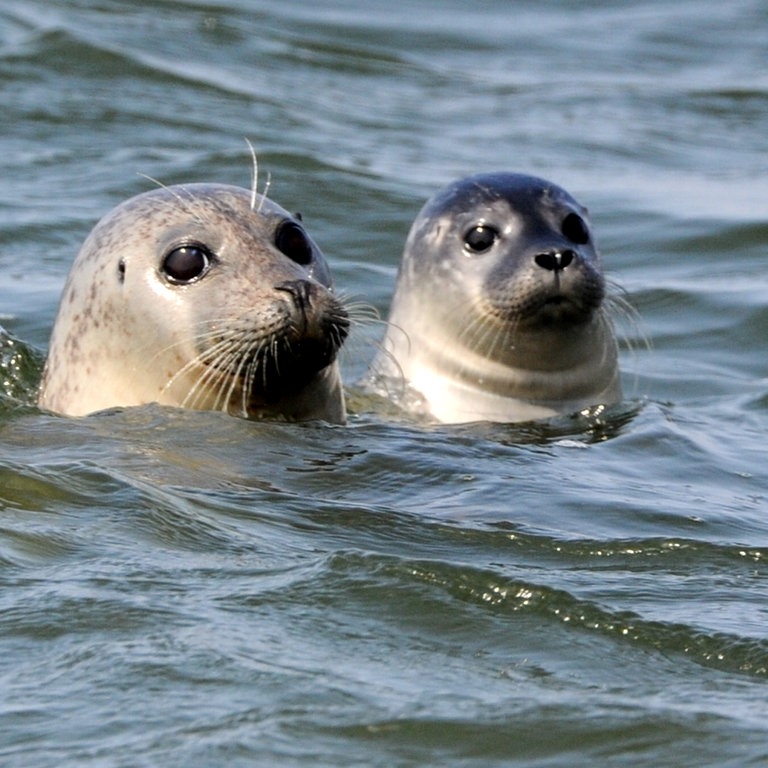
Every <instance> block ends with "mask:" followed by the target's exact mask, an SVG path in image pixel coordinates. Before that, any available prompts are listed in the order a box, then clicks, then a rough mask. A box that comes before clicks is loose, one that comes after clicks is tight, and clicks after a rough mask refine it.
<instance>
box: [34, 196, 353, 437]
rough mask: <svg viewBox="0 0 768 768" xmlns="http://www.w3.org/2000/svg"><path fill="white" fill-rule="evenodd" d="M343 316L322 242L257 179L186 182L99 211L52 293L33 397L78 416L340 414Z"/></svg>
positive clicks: (332, 418) (338, 417) (331, 417)
mask: <svg viewBox="0 0 768 768" xmlns="http://www.w3.org/2000/svg"><path fill="white" fill-rule="evenodd" d="M348 328H349V318H348V315H347V312H346V310H345V308H344V307H343V305H342V303H341V302H340V301H339V299H338V298H337V297H336V296H335V295H334V293H333V286H332V280H331V273H330V270H329V268H328V264H327V262H326V260H325V257H324V256H323V254H322V252H321V251H320V249H319V248H318V247H317V245H316V244H315V243H314V242H313V241H312V239H311V238H310V237H309V235H308V234H307V233H306V231H305V230H304V227H303V226H302V224H301V221H300V217H298V216H292V215H291V214H289V213H287V212H286V211H285V210H283V209H282V208H281V207H280V206H279V205H277V204H276V203H274V202H272V201H271V200H269V199H268V198H266V197H264V196H262V195H259V194H257V193H256V192H255V190H254V191H252V192H251V191H248V190H246V189H242V188H240V187H235V186H228V185H220V184H185V185H179V186H169V187H162V188H158V189H155V190H152V191H149V192H145V193H143V194H140V195H138V196H136V197H133V198H131V199H130V200H127V201H125V202H124V203H122V204H121V205H119V206H118V207H117V208H115V209H114V210H112V211H111V212H110V213H108V214H107V215H106V216H105V217H104V218H103V219H102V220H101V221H100V222H99V223H98V224H97V225H96V226H95V228H94V229H93V231H92V232H91V233H90V235H89V236H88V237H87V239H86V240H85V242H84V243H83V245H82V247H81V249H80V251H79V253H78V255H77V257H76V258H75V261H74V263H73V265H72V268H71V271H70V273H69V276H68V278H67V281H66V284H65V286H64V289H63V292H62V298H61V301H60V305H59V309H58V314H57V317H56V320H55V323H54V327H53V331H52V334H51V340H50V345H49V351H48V356H47V360H46V363H45V368H44V371H43V377H42V381H41V385H40V390H39V395H38V404H39V405H40V406H41V407H42V408H45V409H48V410H50V411H54V412H58V413H62V414H66V415H71V416H81V415H85V414H88V413H92V412H94V411H100V410H103V409H106V408H111V407H115V406H132V405H140V404H142V403H150V402H157V403H161V404H164V405H173V406H180V407H188V408H194V409H198V410H221V411H227V412H229V413H232V414H235V415H241V416H244V417H246V418H251V419H258V418H264V417H266V418H279V419H285V420H291V421H296V420H307V419H325V420H327V421H329V422H337V423H342V422H344V420H345V417H346V413H345V405H344V395H343V390H342V384H341V377H340V374H339V369H338V363H337V361H336V357H337V353H338V351H339V349H340V347H341V345H342V344H343V342H344V340H345V338H346V336H347V332H348Z"/></svg>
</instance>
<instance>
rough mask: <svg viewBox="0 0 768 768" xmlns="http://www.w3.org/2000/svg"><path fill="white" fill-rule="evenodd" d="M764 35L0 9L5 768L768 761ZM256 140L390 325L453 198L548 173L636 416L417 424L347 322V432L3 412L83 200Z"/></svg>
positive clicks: (542, 22) (607, 19) (21, 377)
mask: <svg viewBox="0 0 768 768" xmlns="http://www.w3.org/2000/svg"><path fill="white" fill-rule="evenodd" d="M404 9H407V10H404ZM767 32H768V10H766V8H765V5H764V4H763V3H761V2H757V0H754V1H751V2H748V1H746V0H744V1H743V2H742V1H736V2H732V3H712V2H704V3H702V2H700V0H697V2H693V1H692V0H685V1H684V2H678V3H671V2H668V1H667V2H652V1H650V0H649V1H648V2H639V3H632V4H625V3H609V4H598V3H587V4H585V3H578V2H575V1H574V0H571V2H561V3H552V4H542V3H520V4H509V3H503V2H500V1H499V2H487V3H482V4H480V5H475V6H471V5H467V4H466V3H458V2H456V3H452V2H447V1H446V2H428V3H422V4H420V5H419V6H418V7H417V10H415V11H414V10H413V8H412V6H410V5H408V6H406V5H403V6H402V7H400V6H397V5H394V6H393V5H390V6H387V7H384V6H382V5H380V4H374V3H366V2H354V3H352V2H349V3H345V2H342V1H341V0H339V1H338V2H333V3H326V4H324V5H317V4H316V3H309V2H307V3H302V2H296V3H285V2H248V0H231V1H230V2H226V3H225V2H217V1H216V0H208V1H207V2H195V1H193V0H178V1H176V2H170V1H169V2H154V3H130V2H117V1H112V0H71V1H70V2H64V0H60V2H53V1H50V2H43V1H42V0H24V2H21V0H8V1H7V2H5V3H4V4H3V7H2V9H0V89H2V98H3V102H2V103H3V107H4V109H3V116H2V126H3V130H2V132H0V150H1V151H0V169H1V170H2V179H3V184H2V185H0V246H2V247H0V323H1V324H2V326H3V327H4V328H5V329H6V330H7V331H8V334H9V336H3V337H2V344H0V380H1V381H2V396H1V397H0V690H1V691H2V697H0V764H2V765H3V766H12V767H14V768H15V767H16V766H18V767H21V766H23V767H24V768H28V767H29V766H35V767H37V766H57V767H58V766H139V765H141V766H155V765H157V766H164V767H165V768H167V767H169V766H188V765H195V766H208V765H210V766H223V765H227V766H230V765H233V766H235V765H236V766H251V765H264V766H273V765H280V766H304V765H306V766H358V765H366V766H382V767H384V766H387V767H389V766H423V765H435V766H438V765H439V766H495V765H499V766H502V765H503V766H509V765H513V766H537V767H538V766H542V767H543V766H547V768H550V767H553V766H562V767H563V768H566V766H567V767H568V768H571V767H572V766H581V765H599V766H611V767H612V766H633V768H635V767H636V766H654V767H657V766H676V767H677V766H691V767H692V768H693V767H696V768H699V767H700V766H713V767H714V766H717V767H718V768H722V767H723V766H739V767H740V768H741V766H762V765H766V764H768V727H767V726H766V722H768V632H766V626H767V625H768V573H767V571H766V564H765V560H766V557H768V499H767V498H766V493H767V492H768V470H766V461H765V457H766V449H765V435H766V429H767V427H768V367H767V365H766V349H767V348H768V290H767V289H768V271H767V270H766V257H767V256H768V132H766V130H765V127H766V125H768V68H767V66H766V62H767V61H768V34H766V33H767ZM245 138H247V139H249V140H250V141H251V142H252V143H253V145H254V146H255V147H256V149H257V151H258V153H259V159H260V165H261V169H262V173H263V174H266V173H267V172H269V173H270V174H271V186H270V196H271V197H272V198H273V199H275V200H276V201H277V202H278V203H279V204H281V205H282V206H283V207H286V208H288V209H289V210H300V211H302V213H303V215H304V221H305V223H306V226H307V228H308V230H309V231H310V232H311V233H312V235H313V237H314V238H315V239H316V241H317V242H318V243H319V244H320V246H321V247H322V248H323V250H324V252H325V254H326V256H327V257H328V259H329V261H330V262H331V266H332V269H333V271H334V276H335V280H336V284H337V286H338V287H339V288H340V289H341V290H342V291H343V292H344V293H345V294H346V295H348V296H351V297H355V298H359V299H364V300H365V301H367V302H369V303H370V304H372V305H373V306H375V307H376V308H377V309H378V310H379V311H380V312H382V313H385V312H386V308H387V306H388V302H389V298H390V295H391V291H392V287H393V283H394V276H395V272H396V268H397V263H398V261H399V256H400V250H401V248H402V244H403V241H404V238H405V234H406V232H407V229H408V226H409V224H410V222H411V221H412V219H413V218H414V217H415V215H416V213H417V211H418V210H419V208H420V207H421V205H422V203H423V202H424V200H425V199H426V198H427V197H428V196H430V195H431V194H432V193H433V192H435V191H436V190H437V189H439V188H440V187H441V186H442V185H444V184H446V183H447V182H449V181H451V180H453V179H455V178H457V177H459V176H463V175H466V174H469V173H474V172H478V171H484V170H517V171H522V172H527V173H534V174H537V175H540V176H544V177H548V178H551V179H552V180H553V181H556V182H557V183H559V184H561V185H562V186H564V187H565V188H566V189H568V190H569V191H570V192H571V193H572V194H574V195H575V196H576V197H577V198H578V199H579V200H580V201H581V202H583V203H584V204H586V205H587V206H588V207H589V209H590V213H591V217H592V220H593V223H594V225H595V228H596V231H597V234H598V239H599V242H600V245H601V249H602V252H603V257H604V261H605V263H606V264H607V266H608V269H609V276H610V278H611V279H612V280H613V281H614V283H615V284H616V285H618V286H621V287H622V288H623V289H624V291H625V292H626V297H627V298H628V299H629V300H630V301H631V303H632V304H633V305H634V306H635V307H636V308H637V310H638V312H639V314H640V317H641V321H640V324H639V326H637V325H633V324H631V323H629V324H626V323H625V324H623V325H622V326H621V330H622V334H623V336H624V337H625V340H626V341H627V349H626V350H625V351H624V353H623V355H622V368H623V371H624V372H625V389H626V392H627V400H626V402H625V403H624V404H622V405H621V406H619V407H617V408H615V409H612V410H611V411H610V412H608V413H607V414H605V415H604V416H603V417H601V418H600V419H570V418H563V419H559V420H556V421H554V422H551V423H547V424H535V425H493V424H481V425H467V426H459V427H434V428H422V427H419V426H418V425H415V424H409V423H408V422H407V421H403V420H397V419H393V418H392V417H391V415H390V414H386V413H382V412H380V411H377V410H375V409H374V408H373V407H372V406H371V404H370V402H369V401H367V400H366V399H365V398H363V397H361V396H360V395H359V393H357V392H356V391H355V389H354V386H353V382H354V381H355V379H356V378H357V377H359V376H360V375H361V373H362V372H363V371H364V369H365V366H366V364H367V362H368V361H369V360H370V358H371V357H372V355H373V351H374V348H375V343H376V341H377V339H379V338H381V336H382V335H383V328H382V327H381V326H377V325H375V324H368V325H363V326H361V327H358V328H357V329H355V333H354V335H353V338H352V339H351V340H350V343H349V344H348V345H347V348H346V351H345V353H344V358H343V361H342V362H343V366H344V371H345V375H346V379H347V381H348V382H350V406H351V410H352V413H351V416H350V421H349V424H348V425H347V426H345V427H332V426H325V425H320V424H306V425H283V424H268V423H250V422H245V421H242V420H238V419H233V418H228V417H225V416H222V415H219V414H212V413H192V412H178V411H172V410H163V409H160V408H157V407H154V406H149V407H143V408H137V409H132V410H126V411H124V412H118V413H109V414H100V415H98V416H94V417H89V418H86V419H66V418H59V417H53V416H50V415H47V414H44V413H41V412H39V411H38V410H37V409H36V408H34V407H33V406H32V405H30V401H31V398H32V392H33V390H34V386H35V383H36V381H37V377H38V375H39V370H40V361H41V359H42V357H41V355H42V353H43V352H44V350H45V346H46V344H47V339H48V334H49V332H50V328H51V324H52V322H53V316H54V312H55V308H56V305H57V302H58V297H59V292H60V289H61V286H62V284H63V281H64V277H65V275H66V272H67V270H68V268H69V265H70V263H71V261H72V258H73V257H74V254H75V252H76V250H77V248H78V246H79V244H80V243H81V242H82V240H83V239H84V238H85V236H86V234H87V232H88V231H89V229H90V228H91V226H92V225H93V224H94V223H95V221H96V220H97V219H98V218H99V217H100V216H101V215H103V214H104V213H105V212H106V211H107V210H109V209H110V208H111V207H112V206H113V205H115V204H117V203H118V202H120V201H122V200H124V199H125V198H127V197H129V196H130V195H133V194H135V193H138V192H140V191H144V190H145V189H148V188H150V186H151V183H150V182H149V181H148V180H147V179H146V178H145V177H143V176H141V175H139V174H146V175H148V176H151V177H152V178H155V179H159V180H161V181H162V182H164V183H176V182H183V181H215V182H223V183H234V184H240V185H244V186H248V184H249V183H250V165H249V156H248V150H247V147H246V144H245V141H244V139H245ZM645 337H647V338H649V339H650V340H651V342H652V347H651V349H648V348H647V347H646V346H645V345H644V343H643V339H644V338H645ZM14 339H15V341H14Z"/></svg>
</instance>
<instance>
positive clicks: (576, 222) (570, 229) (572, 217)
mask: <svg viewBox="0 0 768 768" xmlns="http://www.w3.org/2000/svg"><path fill="white" fill-rule="evenodd" d="M560 231H561V232H562V233H563V234H564V235H565V236H566V237H567V238H568V239H569V240H570V241H571V242H572V243H576V245H585V244H586V243H588V242H589V228H588V227H587V224H586V222H585V221H584V219H582V218H581V216H579V214H578V213H569V214H568V215H567V216H566V217H565V218H564V219H563V223H562V224H561V225H560Z"/></svg>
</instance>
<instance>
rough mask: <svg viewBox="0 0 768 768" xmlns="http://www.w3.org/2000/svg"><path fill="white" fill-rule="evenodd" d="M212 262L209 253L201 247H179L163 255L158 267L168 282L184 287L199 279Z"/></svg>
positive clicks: (211, 256)
mask: <svg viewBox="0 0 768 768" xmlns="http://www.w3.org/2000/svg"><path fill="white" fill-rule="evenodd" d="M212 261H213V255H212V254H211V252H210V251H209V250H208V249H207V248H206V247H205V246H202V245H180V246H177V247H176V248H173V249H171V250H170V251H168V253H167V254H166V255H165V258H164V259H163V263H162V265H161V267H160V269H161V271H162V273H163V274H164V275H165V276H166V277H167V278H168V281H169V282H171V283H174V284H176V285H186V284H187V283H192V282H194V281H195V280H198V279H200V278H201V277H202V276H203V275H204V274H205V273H206V272H207V271H208V270H209V269H210V266H211V263H212Z"/></svg>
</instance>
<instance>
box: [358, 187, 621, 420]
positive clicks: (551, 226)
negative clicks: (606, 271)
mask: <svg viewBox="0 0 768 768" xmlns="http://www.w3.org/2000/svg"><path fill="white" fill-rule="evenodd" d="M605 295H606V286H605V279H604V277H603V272H602V267H601V262H600V256H599V254H598V251H597V248H596V245H595V239H594V235H593V233H592V229H591V227H590V224H589V221H588V219H587V212H586V209H585V208H583V207H582V206H581V205H579V203H577V202H576V200H574V199H573V197H571V196H570V195H569V194H568V193H567V192H566V191H565V190H563V189H561V188H560V187H558V186H557V185H555V184H552V183H551V182H549V181H545V180H544V179H539V178H536V177H533V176H527V175H523V174H517V173H489V174H480V175H476V176H471V177H469V178H465V179H462V180H460V181H456V182H455V183H453V184H451V185H449V186H448V187H447V188H445V189H444V190H442V191H441V192H439V193H438V194H437V195H435V196H434V197H433V198H432V199H430V200H429V201H428V202H427V204H426V205H425V206H424V208H423V209H422V210H421V212H420V213H419V215H418V217H417V218H416V220H415V222H414V223H413V226H412V227H411V230H410V233H409V235H408V239H407V242H406V245H405V250H404V253H403V259H402V263H401V266H400V271H399V273H398V278H397V285H396V289H395V295H394V297H393V299H392V304H391V307H390V312H389V324H388V329H387V333H386V336H385V338H384V342H383V345H382V348H381V351H380V352H379V354H378V355H377V356H376V358H375V359H374V361H373V364H372V366H371V371H370V376H369V386H370V387H372V388H373V389H374V390H376V391H378V392H380V393H387V394H389V395H390V396H394V398H395V399H396V400H397V401H398V402H399V404H401V405H403V406H404V407H406V408H409V409H412V410H418V411H421V412H422V413H423V414H426V415H428V416H429V417H431V418H432V419H434V420H437V421H441V422H467V421H479V420H489V421H501V422H511V421H525V420H529V419H536V418H542V417H547V416H552V415H555V414H563V413H572V412H576V411H579V410H581V409H583V408H586V407H588V406H593V405H598V404H610V403H616V402H617V401H619V400H620V399H621V384H620V378H619V369H618V364H617V349H616V341H615V338H614V332H613V327H612V324H611V321H610V320H609V317H608V314H607V311H606V309H605V301H604V299H605ZM403 384H404V385H405V386H404V387H403Z"/></svg>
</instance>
